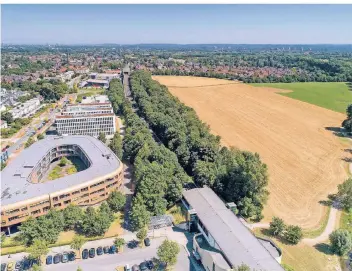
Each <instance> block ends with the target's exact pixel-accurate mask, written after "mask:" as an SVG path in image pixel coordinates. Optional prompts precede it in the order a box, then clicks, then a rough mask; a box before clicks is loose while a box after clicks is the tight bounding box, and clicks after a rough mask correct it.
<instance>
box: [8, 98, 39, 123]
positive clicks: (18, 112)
mask: <svg viewBox="0 0 352 271" xmlns="http://www.w3.org/2000/svg"><path fill="white" fill-rule="evenodd" d="M39 107H40V99H39V98H34V99H31V100H28V101H26V102H24V103H21V104H19V105H17V106H16V107H15V108H13V109H11V110H10V111H9V112H10V113H11V114H12V116H13V118H14V119H17V118H22V117H24V116H27V115H30V114H33V113H35V112H36V111H37V110H38V109H39Z"/></svg>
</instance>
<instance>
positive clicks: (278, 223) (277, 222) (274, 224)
mask: <svg viewBox="0 0 352 271" xmlns="http://www.w3.org/2000/svg"><path fill="white" fill-rule="evenodd" d="M285 228H286V226H285V222H284V221H283V220H282V219H281V218H279V217H276V216H274V217H273V220H272V221H271V222H270V227H269V231H270V232H271V234H272V235H274V236H281V235H282V234H283V233H284V231H285Z"/></svg>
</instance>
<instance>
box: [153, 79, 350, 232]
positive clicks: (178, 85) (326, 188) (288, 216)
mask: <svg viewBox="0 0 352 271" xmlns="http://www.w3.org/2000/svg"><path fill="white" fill-rule="evenodd" d="M153 78H154V79H156V80H158V81H159V82H160V83H161V84H164V85H166V86H168V87H169V90H170V92H171V93H172V94H173V95H175V96H177V97H178V98H179V99H180V100H181V101H182V102H184V103H185V104H186V105H188V106H190V107H192V108H194V109H195V111H196V112H197V114H198V116H199V117H200V118H201V119H202V120H203V121H204V122H206V123H207V124H209V125H210V128H211V130H212V132H213V133H214V134H217V135H220V136H221V138H222V144H224V145H227V146H235V147H238V148H240V149H243V150H249V151H252V152H258V153H259V154H260V156H261V158H262V160H263V161H264V162H265V163H266V164H267V165H268V168H269V187H268V188H269V191H270V197H269V201H268V204H267V206H266V207H265V210H264V215H265V220H266V221H269V220H270V219H271V217H272V216H273V215H276V216H279V217H281V218H283V219H284V220H285V221H286V222H287V223H289V224H298V225H300V226H302V227H303V228H307V229H308V228H309V229H312V228H315V227H317V226H318V225H319V223H320V222H321V220H323V217H324V210H326V208H324V206H322V205H321V204H320V203H319V201H320V200H326V199H327V195H328V194H329V193H333V192H336V190H337V185H338V184H339V183H341V182H342V181H343V180H344V179H345V178H346V177H347V173H346V170H345V169H344V163H345V162H344V161H343V160H342V159H343V158H345V157H346V156H347V153H346V152H344V149H345V147H346V146H345V145H343V143H342V141H341V140H339V138H338V137H337V136H335V135H334V134H333V132H332V131H331V130H329V129H326V128H327V127H339V126H340V124H341V122H342V120H343V119H344V115H343V114H341V113H337V112H333V111H330V110H327V109H324V108H321V107H318V106H314V105H311V104H308V103H304V102H301V101H298V100H294V99H292V98H288V97H285V96H283V95H279V94H277V92H278V91H279V90H278V89H270V88H259V87H253V86H249V85H245V84H242V83H236V82H233V81H227V80H220V79H210V78H200V77H176V76H155V77H153Z"/></svg>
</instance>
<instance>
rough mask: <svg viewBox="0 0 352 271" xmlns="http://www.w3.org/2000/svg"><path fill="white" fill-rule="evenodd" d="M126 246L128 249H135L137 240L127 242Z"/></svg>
mask: <svg viewBox="0 0 352 271" xmlns="http://www.w3.org/2000/svg"><path fill="white" fill-rule="evenodd" d="M127 246H128V247H129V248H136V247H137V246H138V241H137V240H132V241H129V242H128V244H127Z"/></svg>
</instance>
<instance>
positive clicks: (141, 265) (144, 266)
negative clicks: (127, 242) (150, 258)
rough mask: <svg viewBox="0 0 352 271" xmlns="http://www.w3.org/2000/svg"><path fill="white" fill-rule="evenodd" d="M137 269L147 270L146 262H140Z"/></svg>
mask: <svg viewBox="0 0 352 271" xmlns="http://www.w3.org/2000/svg"><path fill="white" fill-rule="evenodd" d="M139 269H140V270H141V271H145V270H148V266H147V262H142V263H141V264H140V265H139Z"/></svg>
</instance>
